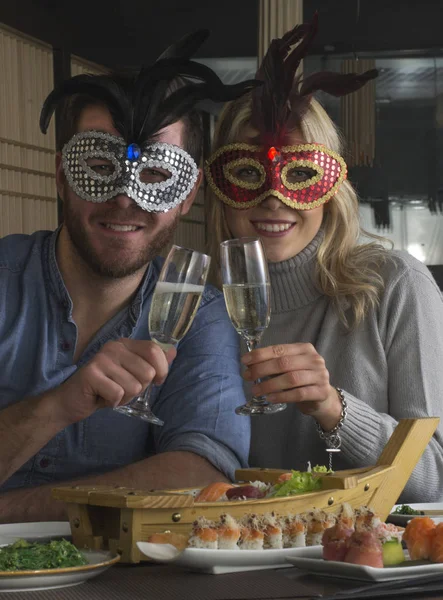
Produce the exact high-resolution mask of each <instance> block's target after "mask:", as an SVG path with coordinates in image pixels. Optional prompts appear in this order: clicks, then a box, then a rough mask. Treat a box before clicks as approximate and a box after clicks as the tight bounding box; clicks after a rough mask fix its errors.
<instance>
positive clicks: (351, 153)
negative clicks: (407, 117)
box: [340, 59, 375, 167]
mask: <svg viewBox="0 0 443 600" xmlns="http://www.w3.org/2000/svg"><path fill="white" fill-rule="evenodd" d="M369 69H375V60H373V59H359V60H344V61H343V62H342V64H341V72H342V73H363V72H364V71H368V70H369ZM340 100H341V102H340V108H341V124H342V129H343V132H344V134H345V137H346V140H347V144H348V155H347V157H346V159H347V163H348V165H349V166H350V167H352V166H356V165H360V166H372V165H373V163H374V158H375V81H374V80H371V81H369V82H368V83H367V84H366V85H364V86H363V87H362V88H361V89H360V90H358V91H357V92H354V93H353V94H348V95H347V96H343V97H342V98H341V99H340Z"/></svg>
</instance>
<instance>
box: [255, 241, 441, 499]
mask: <svg viewBox="0 0 443 600" xmlns="http://www.w3.org/2000/svg"><path fill="white" fill-rule="evenodd" d="M320 240H321V235H320V234H318V235H317V236H316V238H314V240H313V241H312V242H311V243H310V244H309V245H308V246H307V247H306V248H305V249H304V250H303V251H302V252H300V253H299V254H298V255H297V256H295V257H294V258H291V259H289V260H287V261H284V262H281V263H270V265H269V268H270V277H271V287H272V314H271V322H270V325H269V327H268V329H267V330H266V331H265V334H264V336H263V338H262V342H261V346H270V345H272V344H290V343H295V342H310V343H312V344H313V345H314V346H315V348H316V350H317V352H318V353H319V354H320V355H321V356H323V358H324V359H325V361H326V367H327V369H328V371H329V374H330V381H331V384H332V385H334V386H338V387H340V388H342V389H343V390H344V391H345V397H346V400H347V403H348V415H347V418H346V420H345V423H344V425H343V427H342V429H341V434H340V435H341V439H342V452H341V453H340V454H334V455H333V467H334V469H335V470H338V469H347V468H355V467H364V466H369V465H373V464H375V463H376V462H377V459H378V457H379V455H380V453H381V451H382V450H383V447H384V446H385V444H386V442H387V440H388V439H389V437H390V436H391V434H392V431H393V429H394V428H395V426H396V425H397V422H398V420H399V419H401V418H411V417H426V416H441V414H442V406H443V373H442V370H443V299H442V295H441V292H440V290H439V289H438V287H437V285H436V283H435V281H434V279H433V277H432V275H431V273H430V272H429V270H428V269H427V268H426V267H425V266H424V265H423V264H422V263H420V262H419V261H417V260H416V259H414V258H413V257H412V256H410V255H409V254H407V253H405V252H401V253H400V252H393V253H392V256H393V260H392V261H387V262H386V264H385V265H384V266H383V268H382V275H383V279H384V281H385V289H384V292H383V295H382V298H381V302H380V306H379V308H378V310H376V311H372V312H370V313H369V314H368V315H367V317H366V319H365V321H364V322H363V323H362V324H361V325H360V326H359V327H358V328H357V329H355V330H352V331H350V332H346V331H345V330H344V328H343V326H342V325H341V323H340V321H339V318H338V315H337V313H336V311H335V310H334V308H333V306H332V305H331V303H330V301H329V300H328V298H327V297H326V296H324V295H323V294H322V293H321V291H320V290H319V288H318V287H317V285H316V283H315V276H314V269H315V260H316V252H317V248H318V244H319V242H320ZM246 389H247V393H249V394H250V384H246ZM442 421H443V420H442ZM251 422H252V441H251V452H250V465H251V466H255V467H268V468H283V469H300V470H305V469H306V465H307V461H310V462H311V463H312V464H313V465H315V464H327V461H328V454H327V453H326V451H325V444H324V442H323V441H322V440H320V438H319V436H318V434H317V431H316V427H315V421H314V420H313V419H312V417H309V416H305V415H303V414H302V413H300V412H299V411H298V410H297V407H296V406H295V405H293V404H292V405H291V404H290V405H288V407H287V409H286V410H285V411H283V412H281V413H278V414H275V415H270V416H257V417H253V418H252V419H251ZM438 500H440V501H442V500H443V422H441V423H440V426H439V429H438V430H437V432H436V434H435V435H434V437H433V439H432V440H431V442H430V444H429V445H428V447H427V449H426V451H425V453H424V455H423V456H422V458H421V460H420V462H419V464H418V465H417V467H416V469H415V470H414V472H413V474H412V476H411V478H410V480H409V482H408V484H407V486H406V488H405V490H404V492H403V494H402V496H401V501H404V502H419V501H420V502H426V501H428V502H430V501H434V502H435V501H438Z"/></svg>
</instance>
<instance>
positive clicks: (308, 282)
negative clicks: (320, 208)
mask: <svg viewBox="0 0 443 600" xmlns="http://www.w3.org/2000/svg"><path fill="white" fill-rule="evenodd" d="M322 239H323V231H322V230H320V231H319V232H318V233H317V235H316V236H315V238H314V239H313V240H312V242H310V243H309V244H308V245H307V246H306V248H303V250H301V252H299V253H298V254H297V255H296V256H293V257H292V258H289V259H288V260H284V261H282V262H278V263H268V267H269V275H270V278H271V312H272V313H274V314H275V313H279V312H287V311H290V310H294V309H296V308H300V307H301V306H305V305H306V304H309V303H310V302H313V301H314V300H316V299H317V298H319V297H320V296H321V295H322V292H321V290H320V288H319V287H318V284H317V283H316V278H315V257H316V255H317V251H318V247H319V245H320V243H321V241H322Z"/></svg>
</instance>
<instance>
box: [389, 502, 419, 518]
mask: <svg viewBox="0 0 443 600" xmlns="http://www.w3.org/2000/svg"><path fill="white" fill-rule="evenodd" d="M392 514H393V515H421V516H423V515H424V514H425V513H424V511H422V510H414V509H413V508H411V507H410V506H409V504H402V505H401V506H397V508H396V509H395V510H394V512H393V513H392Z"/></svg>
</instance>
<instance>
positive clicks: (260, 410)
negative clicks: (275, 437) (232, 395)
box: [235, 402, 287, 416]
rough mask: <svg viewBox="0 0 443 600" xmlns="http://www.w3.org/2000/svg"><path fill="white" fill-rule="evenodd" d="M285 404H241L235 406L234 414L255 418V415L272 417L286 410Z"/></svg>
mask: <svg viewBox="0 0 443 600" xmlns="http://www.w3.org/2000/svg"><path fill="white" fill-rule="evenodd" d="M286 407H287V404H270V403H269V402H264V403H263V404H243V405H242V406H237V408H236V409H235V413H236V414H237V415H243V416H255V415H273V414H275V413H278V412H281V411H282V410H286Z"/></svg>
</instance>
